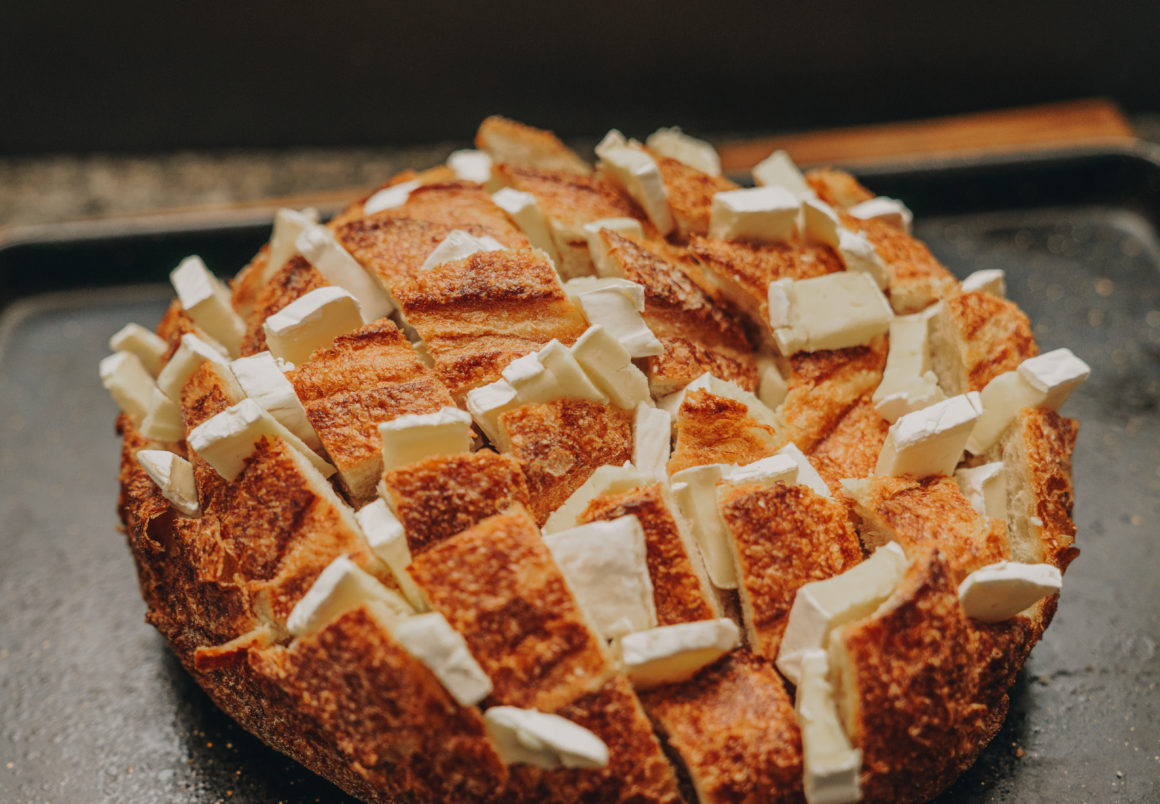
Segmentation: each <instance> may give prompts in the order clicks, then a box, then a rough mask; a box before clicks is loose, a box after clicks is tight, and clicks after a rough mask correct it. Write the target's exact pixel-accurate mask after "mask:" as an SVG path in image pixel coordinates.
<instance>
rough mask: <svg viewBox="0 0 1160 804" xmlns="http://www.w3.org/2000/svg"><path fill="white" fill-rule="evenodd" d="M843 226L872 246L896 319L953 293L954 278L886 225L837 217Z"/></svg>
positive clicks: (923, 248) (926, 252) (917, 245)
mask: <svg viewBox="0 0 1160 804" xmlns="http://www.w3.org/2000/svg"><path fill="white" fill-rule="evenodd" d="M838 217H839V218H840V220H841V221H842V225H843V226H845V227H846V228H848V229H850V230H851V231H854V232H860V233H862V234H864V235H865V236H866V239H867V240H869V241H870V243H871V244H872V245H873V246H874V251H876V252H877V253H878V257H879V259H881V260H882V262H883V263H885V264H886V269H887V271H888V272H889V285H888V287H889V291H890V305H891V307H893V308H894V312H896V313H898V314H899V315H906V314H908V313H917V312H919V311H920V310H923V309H925V308H927V307H929V306H930V305H932V304H934V303H935V302H936V301H938V300H939V299H941V298H943V297H944V296H947V295H949V294H950V293H952V292H953V291H954V290H955V288H956V287H957V286H958V282H957V281H956V280H955V278H954V276H953V275H952V274H951V272H950V271H948V270H947V269H946V268H945V267H944V266H943V264H942V263H941V262H939V261H938V260H937V259H935V256H934V255H933V254H931V253H930V249H928V248H927V247H926V246H925V245H923V244H922V243H921V242H920V241H918V240H916V239H915V238H913V237H911V236H910V235H908V234H907V233H906V232H903V231H899V230H898V229H896V228H894V227H893V226H891V225H890V224H888V223H884V222H883V221H877V220H862V219H861V218H855V217H854V216H853V215H847V214H845V213H839V215H838Z"/></svg>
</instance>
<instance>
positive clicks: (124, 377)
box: [97, 352, 154, 427]
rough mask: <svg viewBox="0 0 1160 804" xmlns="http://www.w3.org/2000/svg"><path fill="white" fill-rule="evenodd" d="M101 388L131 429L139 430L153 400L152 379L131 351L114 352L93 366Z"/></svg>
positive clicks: (139, 359)
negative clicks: (130, 423)
mask: <svg viewBox="0 0 1160 804" xmlns="http://www.w3.org/2000/svg"><path fill="white" fill-rule="evenodd" d="M97 373H98V374H99V375H100V377H101V385H103V386H105V390H107V391H108V392H109V395H110V396H112V397H113V401H114V402H116V403H117V407H119V408H120V409H121V412H122V413H124V414H125V415H126V416H128V417H129V419H130V420H131V421H132V422H133V425H134V426H135V427H140V426H141V422H142V421H144V420H145V415H146V414H147V413H148V412H149V402H150V400H151V399H152V398H153V387H154V384H153V376H152V375H151V374H150V373H149V372H148V370H146V368H145V366H144V364H142V363H141V358H139V357H137V355H135V354H133V353H132V352H116V353H114V354H111V355H109V356H108V357H106V358H103V359H102V360H101V362H100V363H99V364H98V365H97Z"/></svg>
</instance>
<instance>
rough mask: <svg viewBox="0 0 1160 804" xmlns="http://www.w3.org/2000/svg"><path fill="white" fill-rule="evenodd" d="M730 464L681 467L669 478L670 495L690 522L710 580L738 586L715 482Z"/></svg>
mask: <svg viewBox="0 0 1160 804" xmlns="http://www.w3.org/2000/svg"><path fill="white" fill-rule="evenodd" d="M732 468H733V467H732V466H730V465H728V464H723V463H710V464H705V465H704V466H694V467H692V468H690V469H683V470H681V471H680V472H676V473H674V474H673V476H672V478H671V480H672V484H673V496H674V497H676V500H677V505H679V506H680V508H681V512H682V513H683V514H684V515H685V518H686V519H688V520H689V522H690V523H691V524H692V526H693V535H694V536H696V538H697V545H698V546H699V547H700V548H701V557H702V558H704V559H705V569H706V570H708V572H709V580H710V581H712V582H713V585H714V586H716V587H717V588H718V589H736V588H737V568H736V567H735V566H734V565H733V554H732V552H731V551H730V547H729V541H728V538H729V537H728V535H727V534H726V532H725V523H724V522H723V521H722V519H721V513H720V511H719V510H718V508H717V483H718V481H720V480H721V479H722V478H723V477H724V476H725V473H726V472H728V471H730V470H731V469H732Z"/></svg>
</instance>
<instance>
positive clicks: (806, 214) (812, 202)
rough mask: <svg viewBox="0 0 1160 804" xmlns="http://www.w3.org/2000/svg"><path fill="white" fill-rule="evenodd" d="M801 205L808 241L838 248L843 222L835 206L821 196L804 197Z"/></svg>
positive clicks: (804, 230) (804, 229) (804, 231)
mask: <svg viewBox="0 0 1160 804" xmlns="http://www.w3.org/2000/svg"><path fill="white" fill-rule="evenodd" d="M801 205H802V223H803V233H804V234H805V238H806V241H807V242H812V243H822V244H824V245H827V246H829V247H830V248H837V247H838V244H839V242H840V240H841V237H840V235H841V232H842V222H841V221H840V220H838V213H837V212H834V208H833V207H831V206H830V205H829V204H827V203H826V202H825V201H822V200H821V199H819V198H803V199H802V202H801Z"/></svg>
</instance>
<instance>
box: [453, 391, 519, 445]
mask: <svg viewBox="0 0 1160 804" xmlns="http://www.w3.org/2000/svg"><path fill="white" fill-rule="evenodd" d="M521 404H522V403H521V401H520V396H519V394H518V393H516V389H515V388H513V387H512V385H511V383H509V382H508V381H507V380H497V381H495V382H493V383H489V384H488V385H482V386H480V387H479V388H473V389H472V390H470V391H468V392H467V400H466V407H467V412H468V413H470V414H471V418H472V419H474V420H475V423H476V424H477V425H479V429H480V430H482V431H483V434H484V435H486V436H487V438H488V440H489V441H491V443H493V444H496V443H498V442H499V417H500V414H502V413H506V412H507V411H509V410H512V409H513V408H516V407H519V406H520V405H521Z"/></svg>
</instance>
